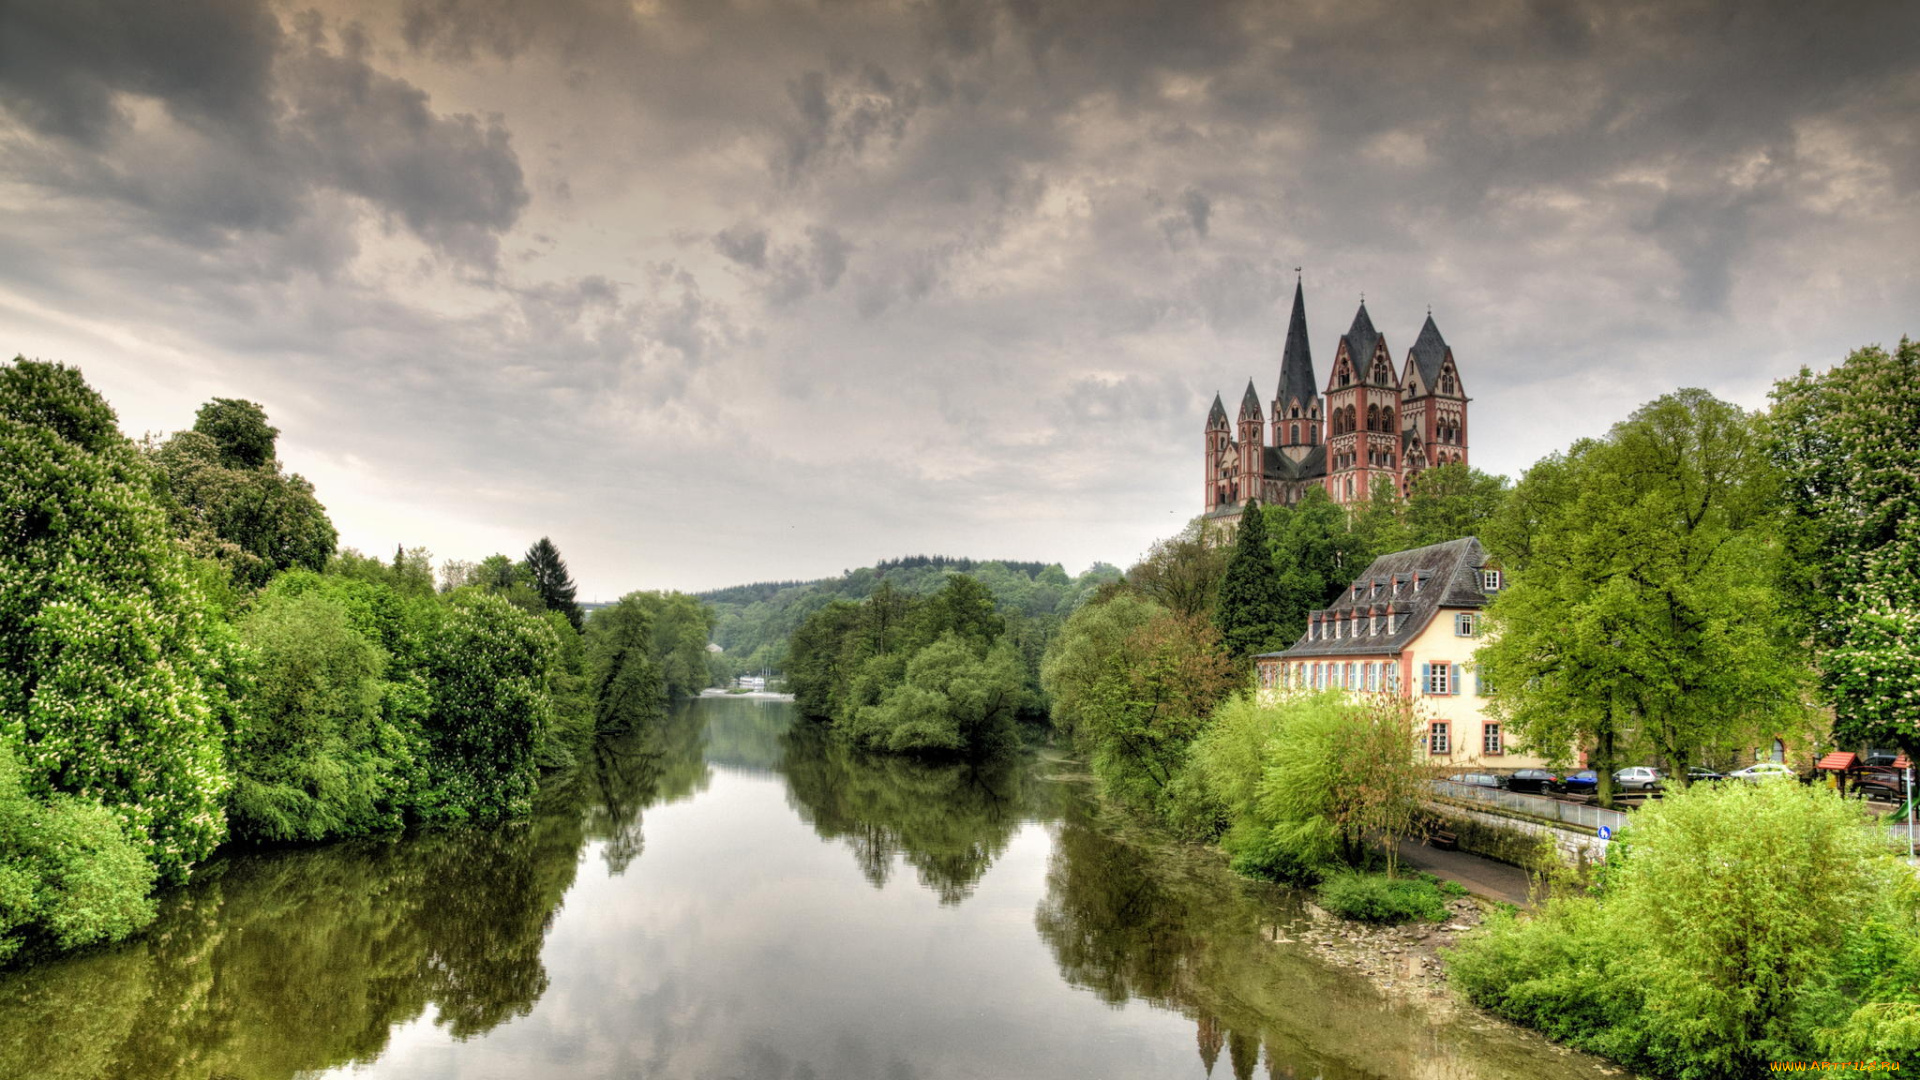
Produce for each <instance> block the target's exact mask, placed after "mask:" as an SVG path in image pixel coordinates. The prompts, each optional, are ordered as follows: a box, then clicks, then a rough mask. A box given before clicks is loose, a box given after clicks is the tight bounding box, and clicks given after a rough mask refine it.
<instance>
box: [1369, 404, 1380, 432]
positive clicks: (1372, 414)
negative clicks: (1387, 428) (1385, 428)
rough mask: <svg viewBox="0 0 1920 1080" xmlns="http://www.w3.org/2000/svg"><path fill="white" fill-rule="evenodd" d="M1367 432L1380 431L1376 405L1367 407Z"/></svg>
mask: <svg viewBox="0 0 1920 1080" xmlns="http://www.w3.org/2000/svg"><path fill="white" fill-rule="evenodd" d="M1367 430H1368V431H1379V430H1380V406H1378V405H1369V406H1367Z"/></svg>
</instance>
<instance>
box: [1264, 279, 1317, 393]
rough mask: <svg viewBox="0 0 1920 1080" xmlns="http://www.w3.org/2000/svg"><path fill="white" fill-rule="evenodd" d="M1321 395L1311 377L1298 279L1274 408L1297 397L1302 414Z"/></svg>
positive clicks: (1304, 308)
mask: <svg viewBox="0 0 1920 1080" xmlns="http://www.w3.org/2000/svg"><path fill="white" fill-rule="evenodd" d="M1319 396H1320V384H1319V383H1318V382H1316V381H1315V380H1314V378H1313V349H1312V348H1311V347H1310V346H1309V345H1308V344H1307V302H1306V298H1305V297H1304V296H1303V295H1302V294H1301V291H1300V283H1299V282H1298V281H1296V282H1294V283H1293V317H1292V318H1291V319H1289V320H1288V321H1287V343H1286V345H1285V347H1283V348H1282V349H1281V350H1280V389H1279V390H1277V391H1275V392H1274V401H1276V402H1277V403H1278V404H1277V405H1276V406H1275V408H1276V409H1282V410H1284V409H1286V408H1287V407H1288V403H1289V402H1292V401H1298V402H1299V403H1300V412H1301V414H1302V415H1305V414H1306V412H1307V409H1308V406H1310V405H1311V404H1312V403H1313V401H1314V399H1316V398H1318V397H1319Z"/></svg>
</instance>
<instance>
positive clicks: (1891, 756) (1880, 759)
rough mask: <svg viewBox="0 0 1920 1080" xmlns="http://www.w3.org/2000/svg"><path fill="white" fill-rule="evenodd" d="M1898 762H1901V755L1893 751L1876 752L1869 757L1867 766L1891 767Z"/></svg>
mask: <svg viewBox="0 0 1920 1080" xmlns="http://www.w3.org/2000/svg"><path fill="white" fill-rule="evenodd" d="M1898 760H1900V755H1899V754H1896V753H1894V752H1893V751H1891V750H1875V751H1874V752H1872V753H1870V754H1868V755H1867V760H1866V764H1867V765H1887V766H1891V765H1892V764H1893V763H1894V762H1896V761H1898Z"/></svg>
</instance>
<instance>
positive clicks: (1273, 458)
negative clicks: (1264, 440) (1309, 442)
mask: <svg viewBox="0 0 1920 1080" xmlns="http://www.w3.org/2000/svg"><path fill="white" fill-rule="evenodd" d="M1260 465H1261V472H1262V473H1263V474H1264V475H1265V477H1266V478H1267V479H1268V480H1317V479H1319V478H1320V477H1323V476H1325V475H1327V448H1326V445H1325V444H1321V445H1319V446H1315V447H1313V448H1312V449H1310V450H1308V451H1307V452H1306V454H1305V455H1304V456H1302V457H1301V458H1300V460H1299V461H1295V460H1293V459H1292V458H1291V457H1288V456H1287V455H1286V454H1283V453H1281V452H1280V448H1279V447H1277V446H1269V447H1267V448H1266V452H1265V453H1264V454H1262V455H1261V457H1260Z"/></svg>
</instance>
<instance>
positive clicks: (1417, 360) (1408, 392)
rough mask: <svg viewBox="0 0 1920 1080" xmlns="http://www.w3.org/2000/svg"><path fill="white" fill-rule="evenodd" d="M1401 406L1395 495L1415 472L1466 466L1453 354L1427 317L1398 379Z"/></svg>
mask: <svg viewBox="0 0 1920 1080" xmlns="http://www.w3.org/2000/svg"><path fill="white" fill-rule="evenodd" d="M1400 382H1401V397H1402V400H1403V402H1404V405H1403V409H1402V411H1403V413H1404V419H1403V420H1402V424H1403V425H1404V427H1405V432H1404V434H1403V436H1402V439H1403V441H1404V442H1405V443H1406V447H1407V450H1406V468H1405V475H1404V477H1403V479H1402V481H1401V488H1400V490H1401V493H1402V494H1405V493H1406V491H1407V485H1409V484H1411V483H1412V482H1413V478H1414V476H1415V475H1416V474H1418V473H1419V471H1420V470H1421V469H1426V468H1431V467H1433V466H1435V465H1451V464H1460V465H1465V464H1467V402H1468V401H1469V400H1471V399H1469V398H1468V397H1467V389H1466V386H1465V385H1464V384H1463V383H1461V381H1460V369H1459V368H1457V367H1455V366H1454V363H1453V349H1452V347H1451V346H1449V345H1448V344H1447V339H1446V338H1444V337H1441V336H1440V328H1439V327H1438V326H1436V325H1434V322H1433V315H1432V314H1431V313H1429V314H1428V315H1427V323H1426V325H1425V326H1422V327H1421V328H1420V336H1419V337H1418V338H1417V339H1415V340H1414V343H1413V348H1411V349H1409V350H1407V364H1406V368H1405V369H1404V372H1403V374H1402V375H1401V378H1400Z"/></svg>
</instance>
